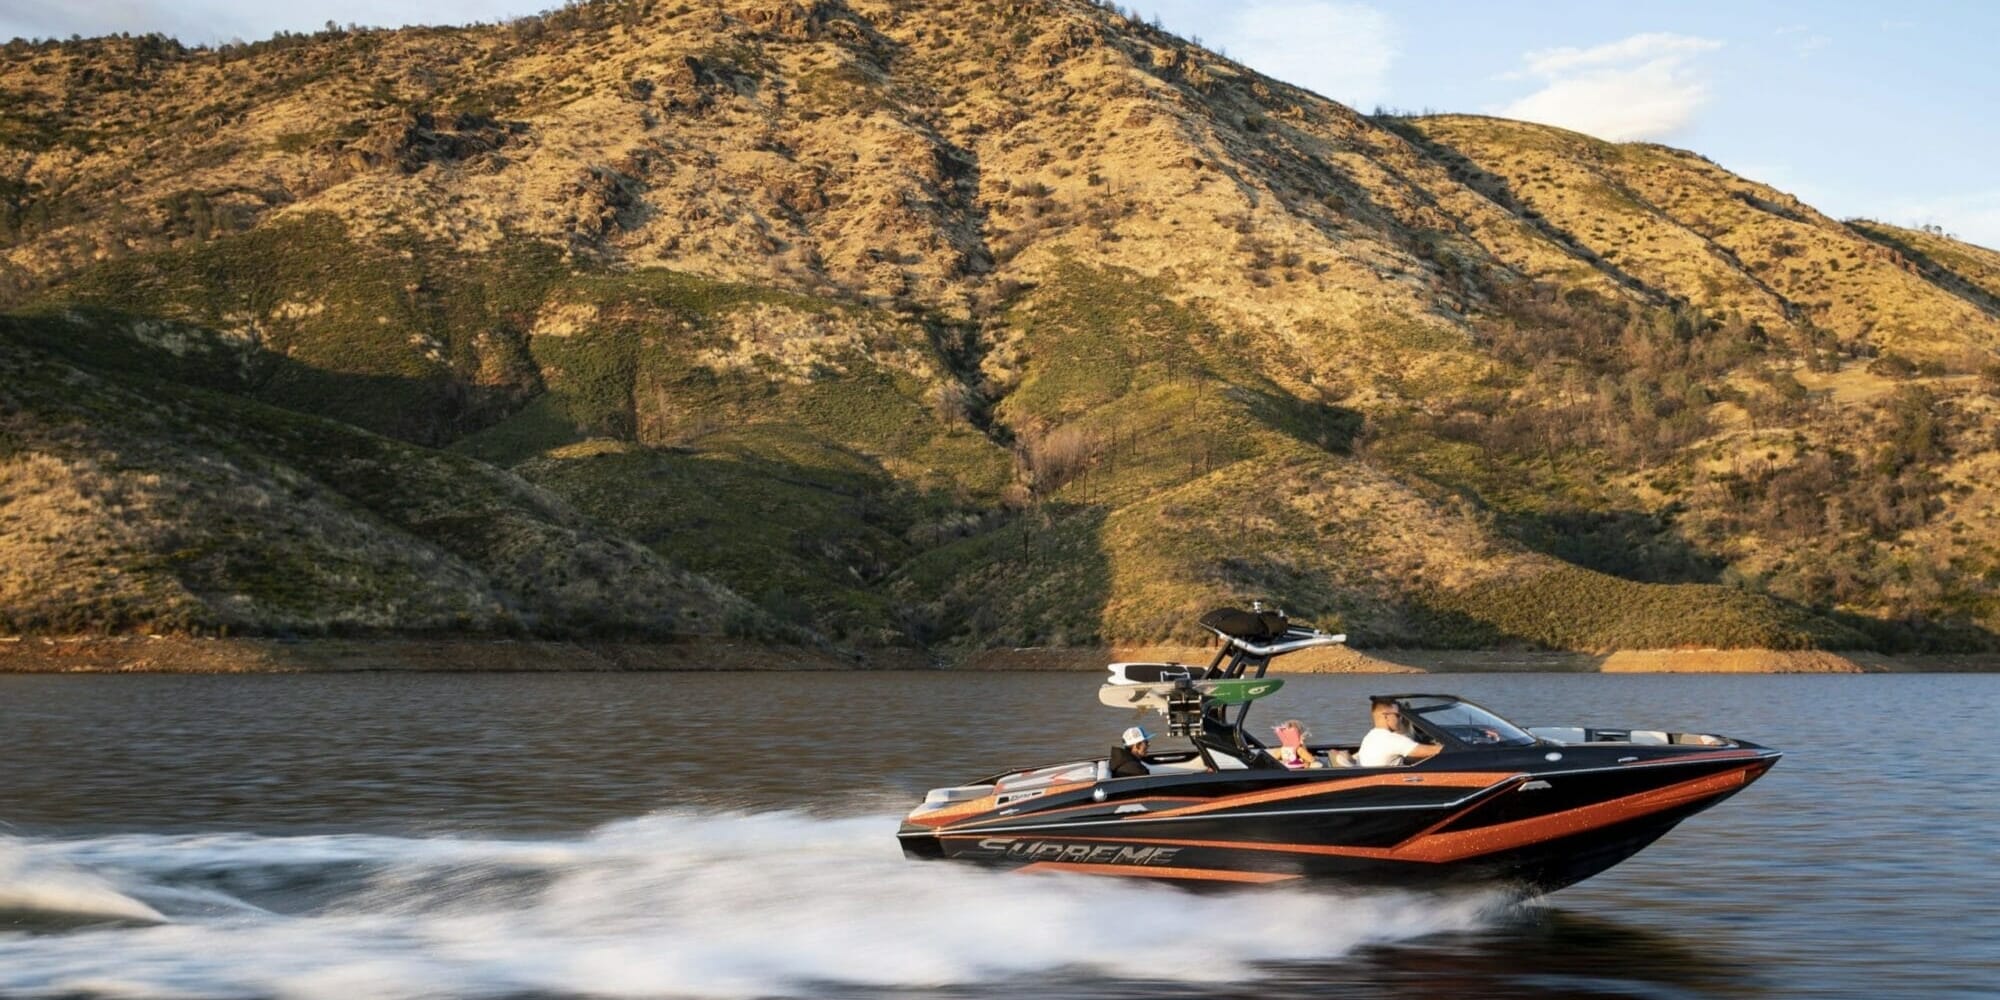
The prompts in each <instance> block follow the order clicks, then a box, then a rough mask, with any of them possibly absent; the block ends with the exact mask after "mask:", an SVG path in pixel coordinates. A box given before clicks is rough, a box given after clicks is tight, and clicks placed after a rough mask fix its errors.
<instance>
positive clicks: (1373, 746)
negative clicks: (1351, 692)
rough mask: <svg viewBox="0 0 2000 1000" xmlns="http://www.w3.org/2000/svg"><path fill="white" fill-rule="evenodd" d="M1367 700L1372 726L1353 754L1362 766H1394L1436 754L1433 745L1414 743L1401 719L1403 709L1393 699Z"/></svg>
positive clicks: (1435, 748)
mask: <svg viewBox="0 0 2000 1000" xmlns="http://www.w3.org/2000/svg"><path fill="white" fill-rule="evenodd" d="M1370 701H1371V703H1372V707H1371V712H1370V714H1371V715H1372V716H1373V717H1374V719H1375V728H1373V729H1371V730H1369V731H1368V735H1367V736H1365V737H1363V738H1362V740H1361V749H1360V750H1358V751H1356V752H1355V755H1354V756H1355V760H1356V761H1357V762H1358V763H1360V765H1361V766H1362V767H1394V766H1395V765H1398V764H1408V763H1411V762H1414V761H1419V760H1423V759H1425V758H1427V757H1431V756H1434V755H1436V754H1437V752H1438V749H1439V748H1438V745H1437V744H1435V743H1418V742H1417V741H1416V740H1413V739H1411V738H1410V737H1409V735H1408V727H1407V726H1406V725H1405V724H1404V722H1403V710H1402V709H1401V708H1399V707H1398V706H1397V705H1396V702H1395V700H1394V699H1390V698H1373V699H1370Z"/></svg>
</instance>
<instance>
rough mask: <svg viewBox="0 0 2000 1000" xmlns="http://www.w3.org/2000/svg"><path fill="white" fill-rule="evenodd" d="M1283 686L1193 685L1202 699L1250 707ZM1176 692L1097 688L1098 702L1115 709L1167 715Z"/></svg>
mask: <svg viewBox="0 0 2000 1000" xmlns="http://www.w3.org/2000/svg"><path fill="white" fill-rule="evenodd" d="M1284 686H1285V682H1284V681H1283V680H1281V679H1279V678H1276V677H1265V678H1258V679H1255V680H1240V679H1239V680H1226V681H1195V682H1194V688H1195V690H1197V691H1200V692H1201V694H1202V697H1203V698H1205V699H1207V700H1208V701H1209V702H1210V703H1212V704H1218V705H1243V704H1248V703H1250V702H1253V701H1256V700H1257V699H1259V698H1262V697H1264V696H1265V695H1267V694H1270V693H1272V692H1274V691H1276V690H1278V689H1279V688H1281V687H1284ZM1173 689H1174V686H1173V684H1171V683H1161V684H1106V685H1104V686H1103V687H1101V688H1098V689H1097V700H1098V701H1100V702H1102V703H1104V704H1105V705H1108V706H1110V707H1112V708H1137V709H1141V710H1145V709H1152V710H1153V711H1155V712H1159V713H1161V714H1162V715H1164V714H1166V711H1167V696H1168V695H1169V694H1170V693H1171V692H1172V691H1173Z"/></svg>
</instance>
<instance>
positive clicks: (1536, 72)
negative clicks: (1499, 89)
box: [1500, 32, 1722, 142]
mask: <svg viewBox="0 0 2000 1000" xmlns="http://www.w3.org/2000/svg"><path fill="white" fill-rule="evenodd" d="M1721 47H1722V43H1721V42H1719V41H1716V40H1715V39H1712V38H1697V37H1694V36H1692V35H1676V34H1670V33H1664V32H1652V33H1648V34H1642V35H1633V36H1631V37H1630V38H1623V39H1620V40H1618V41H1615V42H1608V43H1606V44H1604V45H1598V46H1593V47H1591V48H1587V49H1579V48H1570V47H1564V48H1555V49H1542V50H1539V51H1535V52H1529V53H1527V54H1526V55H1525V56H1523V57H1522V61H1523V62H1524V63H1525V66H1524V68H1523V69H1522V70H1521V71H1520V72H1517V73H1510V74H1508V75H1507V76H1506V77H1505V78H1506V79H1537V80H1540V81H1541V82H1542V89H1540V90H1537V91H1535V92H1534V93H1532V94H1529V95H1528V96H1526V97H1523V98H1521V99H1520V100H1517V101H1515V102H1514V103H1512V104H1509V105H1507V106H1506V107H1504V108H1502V109H1500V114H1501V115H1504V116H1506V117H1508V118H1520V119H1524V120H1527V121H1534V122H1541V123H1543V124H1545V125H1559V126H1561V127H1563V128H1569V129H1575V130H1576V131H1578V132H1586V133H1589V134H1590V135H1594V136H1597V137H1598V138H1600V139H1609V140H1611V141H1613V142H1624V141H1627V140H1631V139H1664V138H1667V137H1668V136H1671V135H1673V134H1674V133H1676V132H1678V131H1680V130H1681V129H1683V128H1685V127H1686V126H1687V124H1688V123H1689V122H1690V121H1692V120H1693V118H1694V113H1695V112H1696V111H1697V110H1699V109H1700V108H1701V106H1702V105H1703V104H1705V103H1707V101H1708V83H1707V81H1706V80H1705V79H1703V77H1702V75H1701V73H1700V72H1699V69H1698V67H1697V65H1696V62H1697V60H1699V59H1700V57H1701V56H1702V55H1703V54H1705V53H1708V52H1713V51H1714V50H1716V49H1719V48H1721Z"/></svg>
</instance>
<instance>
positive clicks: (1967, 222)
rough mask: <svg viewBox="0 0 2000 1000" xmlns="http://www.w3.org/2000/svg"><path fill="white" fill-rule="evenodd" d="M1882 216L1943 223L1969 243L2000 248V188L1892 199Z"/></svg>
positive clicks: (1922, 223)
mask: <svg viewBox="0 0 2000 1000" xmlns="http://www.w3.org/2000/svg"><path fill="white" fill-rule="evenodd" d="M1880 218H1881V219H1882V221H1884V222H1892V223H1895V224H1896V225H1899V226H1908V227H1910V228H1913V229H1914V228H1916V227H1918V226H1941V227H1943V229H1944V231H1945V232H1947V233H1950V234H1952V235H1953V236H1954V237H1956V238H1958V239H1961V240H1964V241H1965V242H1967V243H1977V244H1979V245H1980V246H1983V247H1987V248H1989V249H1994V250H2000V189H1995V190H1992V191H1974V192H1971V193H1967V194H1954V195H1943V196H1941V197H1936V198H1905V199H1902V200H1901V201H1896V202H1892V203H1891V204H1890V206H1889V210H1888V211H1887V212H1885V213H1883V214H1882V215H1881V216H1880Z"/></svg>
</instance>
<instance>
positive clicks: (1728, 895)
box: [0, 674, 2000, 1000]
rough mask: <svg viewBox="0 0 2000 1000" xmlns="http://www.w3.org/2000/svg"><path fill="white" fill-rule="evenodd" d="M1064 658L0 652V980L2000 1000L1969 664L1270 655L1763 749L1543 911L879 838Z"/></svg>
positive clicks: (1096, 733) (1047, 684)
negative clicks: (1676, 670) (726, 664)
mask: <svg viewBox="0 0 2000 1000" xmlns="http://www.w3.org/2000/svg"><path fill="white" fill-rule="evenodd" d="M1095 684H1096V679H1095V678H1094V677H1091V676H1088V675H1079V674H997V675H996V674H851V675H850V674H836V675H829V674H775V675H774V674H730V675H691V674H652V675H597V674H578V675H557V676H547V675H390V674H377V675H335V676H274V677H236V678H225V677H162V676H134V677H0V995H4V996H10V997H12V996H64V997H70V996H85V997H90V996H104V997H128V996H130V997H154V996H176V997H180V996H192V997H215V996H221V997H263V996H272V997H306V998H319V997H325V998H329V1000H331V998H348V997H437V996H473V997H508V998H512V997H526V996H591V997H651V996H700V997H717V996H722V997H736V996H746V997H747V996H769V995H790V996H823V995H839V996H856V997H859V996H876V995H883V994H891V995H896V996H910V997H916V996H942V997H984V996H1024V997H1025V996H1043V995H1059V996H1085V997H1138V996H1208V995H1224V996H1255V997H1291V996H1324V995H1340V996H1361V997H1385V998H1386V997H1395V998H1409V997H1480V996H1505V997H1524V998H1525V997H1536V998H1546V997H1776V996H1851V997H1881V996H1993V995H1996V993H2000V907H1996V906H1995V904H1996V902H2000V898H1996V893H1995V888H1994V886H1995V878H1994V875H1995V871H1996V863H2000V834H1996V832H1995V831H1996V830H2000V793H1996V792H1995V791H1993V779H1992V771H1993V765H1994V764H1995V763H1996V759H2000V754H1996V753H1995V751H1994V750H1993V747H1992V745H1991V743H1990V742H1989V739H1988V730H1989V729H1990V726H1991V722H1992V720H1993V719H1994V718H1995V709H1996V707H2000V677H1988V676H1963V675H1928V676H1911V675H1904V676H1861V677H1828V676H1800V677H1762V676H1758V677H1737V676H1722V677H1688V676H1600V675H1466V676H1449V675H1432V676H1424V677H1417V678H1401V677H1360V678H1353V677H1301V678H1291V679H1289V680H1288V686H1287V688H1286V690H1285V691H1284V692H1283V693H1281V694H1280V695H1278V696H1277V697H1276V698H1275V699H1274V702H1275V704H1274V706H1273V707H1272V708H1270V709H1267V710H1266V712H1265V714H1267V715H1270V716H1271V719H1269V720H1266V721H1273V720H1275V719H1276V718H1277V717H1278V715H1279V714H1280V713H1282V714H1283V715H1297V716H1300V717H1302V718H1305V719H1307V720H1308V721H1309V722H1311V723H1312V724H1313V726H1314V729H1315V730H1316V732H1317V734H1318V735H1319V737H1321V738H1327V737H1333V738H1358V737H1359V735H1360V732H1361V730H1362V729H1363V728H1364V727H1365V712H1364V707H1365V696H1366V695H1367V694H1369V693H1371V692H1387V691H1395V690H1412V689H1421V690H1432V691H1450V692H1454V693H1459V694H1463V695H1466V696H1468V697H1471V698H1473V699H1475V700H1478V701H1481V702H1483V703H1485V704H1486V705H1488V706H1489V707H1491V708H1494V709H1496V710H1498V711H1500V712H1501V713H1502V714H1504V715H1508V716H1510V717H1512V718H1514V719H1515V720H1516V721H1519V722H1523V723H1527V724H1537V725H1539V724H1560V723H1570V722H1574V723H1578V724H1601V725H1614V724H1616V725H1642V726H1647V727H1651V728H1664V729H1695V730H1701V731H1710V732H1722V733H1727V734H1731V735H1740V736H1744V737H1747V738H1750V739H1754V740H1757V741H1759V742H1763V743H1767V744H1770V745H1773V746H1777V747H1779V748H1782V749H1784V750H1786V751H1787V752H1788V754H1789V755H1788V756H1787V758H1786V759H1785V761H1784V762H1783V763H1781V764H1780V765H1779V766H1778V767H1777V769H1776V770H1774V771H1773V772H1772V773H1771V774H1770V775H1769V776H1767V777H1766V778H1765V779H1764V780H1763V781H1761V782H1759V783H1758V784H1756V785H1754V786H1752V787H1751V788H1750V789H1749V790H1747V791H1745V792H1744V793H1742V794H1741V795H1739V796H1737V797H1736V798H1734V799H1732V800H1730V801H1728V802H1726V803H1724V804H1722V805H1721V806H1719V807H1717V808H1716V809H1714V810H1712V811H1710V812H1707V813H1704V814H1702V815H1700V816H1697V817H1695V818H1694V819H1693V820H1691V821H1689V822H1688V823H1687V824H1685V825H1684V826H1682V827H1681V828H1680V829H1679V830H1676V831H1675V832H1674V833H1672V834H1670V835H1668V836H1667V837H1666V838H1665V839H1663V840H1662V841H1660V842H1659V843H1658V844H1656V845H1654V846H1653V847H1651V848H1649V849H1648V850H1646V851H1645V852H1642V853H1641V854H1640V855H1639V856H1638V857H1636V858H1634V859H1633V860H1631V861H1628V862H1626V863H1625V864H1624V865H1622V866H1620V867H1618V868H1615V869H1613V870H1611V871H1610V872H1608V873H1606V874H1604V875H1601V876H1598V877H1597V878H1595V879H1593V880H1591V881H1589V882H1586V883H1584V884H1582V885H1580V886H1576V887H1573V888H1571V889H1567V890H1564V891H1563V892H1561V893H1557V894H1555V895H1554V896H1551V897H1549V898H1547V899H1546V900H1543V901H1540V902H1538V903H1534V904H1528V905H1514V904H1508V903H1506V902H1505V901H1502V900H1499V899H1495V898H1491V897H1486V896H1480V895H1457V896H1422V895H1415V894H1407V893H1393V892H1391V893H1366V894H1363V893H1355V892H1340V891H1337V890H1330V889H1297V888H1290V887H1280V888H1276V889H1271V888H1265V889H1260V890H1256V891H1251V892H1235V893H1203V894H1195V893H1189V892H1185V891H1182V890H1179V889H1175V888H1171V887H1162V886H1151V885H1144V884H1132V883H1126V882H1122V881H1116V880H1108V879H1091V878H1078V877H1060V876H1058V877H1036V876H1020V875H1006V874H996V873H988V872H983V871H976V870H971V869H967V868H964V867H960V866H954V865H949V864H936V863H932V864H920V863H915V862H906V861H905V860H904V859H903V858H902V857H901V855H900V853H899V852H898V850H897V847H896V844H895V837H894V832H895V827H896V817H897V816H898V815H899V814H900V813H901V812H902V811H904V810H905V809H907V807H908V806H909V805H910V803H911V802H912V801H913V800H914V799H915V798H916V797H917V796H918V795H920V794H921V793H922V791H923V790H924V789H925V788H927V787H930V786H932V785H937V784H944V783H947V782H955V781H957V780H961V779H965V778H969V777H974V776H978V775H982V774H988V773H992V772H994V771H996V770H999V769H1001V768H1003V767H1008V766H1016V765H1028V764H1034V763H1042V762H1048V761H1053V760H1057V759H1062V758H1064V757H1069V756H1074V755H1084V754H1092V753H1098V752H1101V751H1102V749H1103V747H1104V746H1105V745H1107V744H1108V743H1109V742H1110V740H1111V737H1112V736H1113V735H1114V734H1115V733H1116V732H1117V731H1118V730H1119V729H1120V728H1122V727H1123V726H1125V725H1127V724H1129V722H1130V719H1129V717H1128V716H1125V715H1123V714H1122V713H1118V712H1114V711H1111V710H1108V709H1104V708H1102V707H1100V706H1098V705H1096V704H1095V699H1094V697H1093V695H1094V687H1095Z"/></svg>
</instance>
